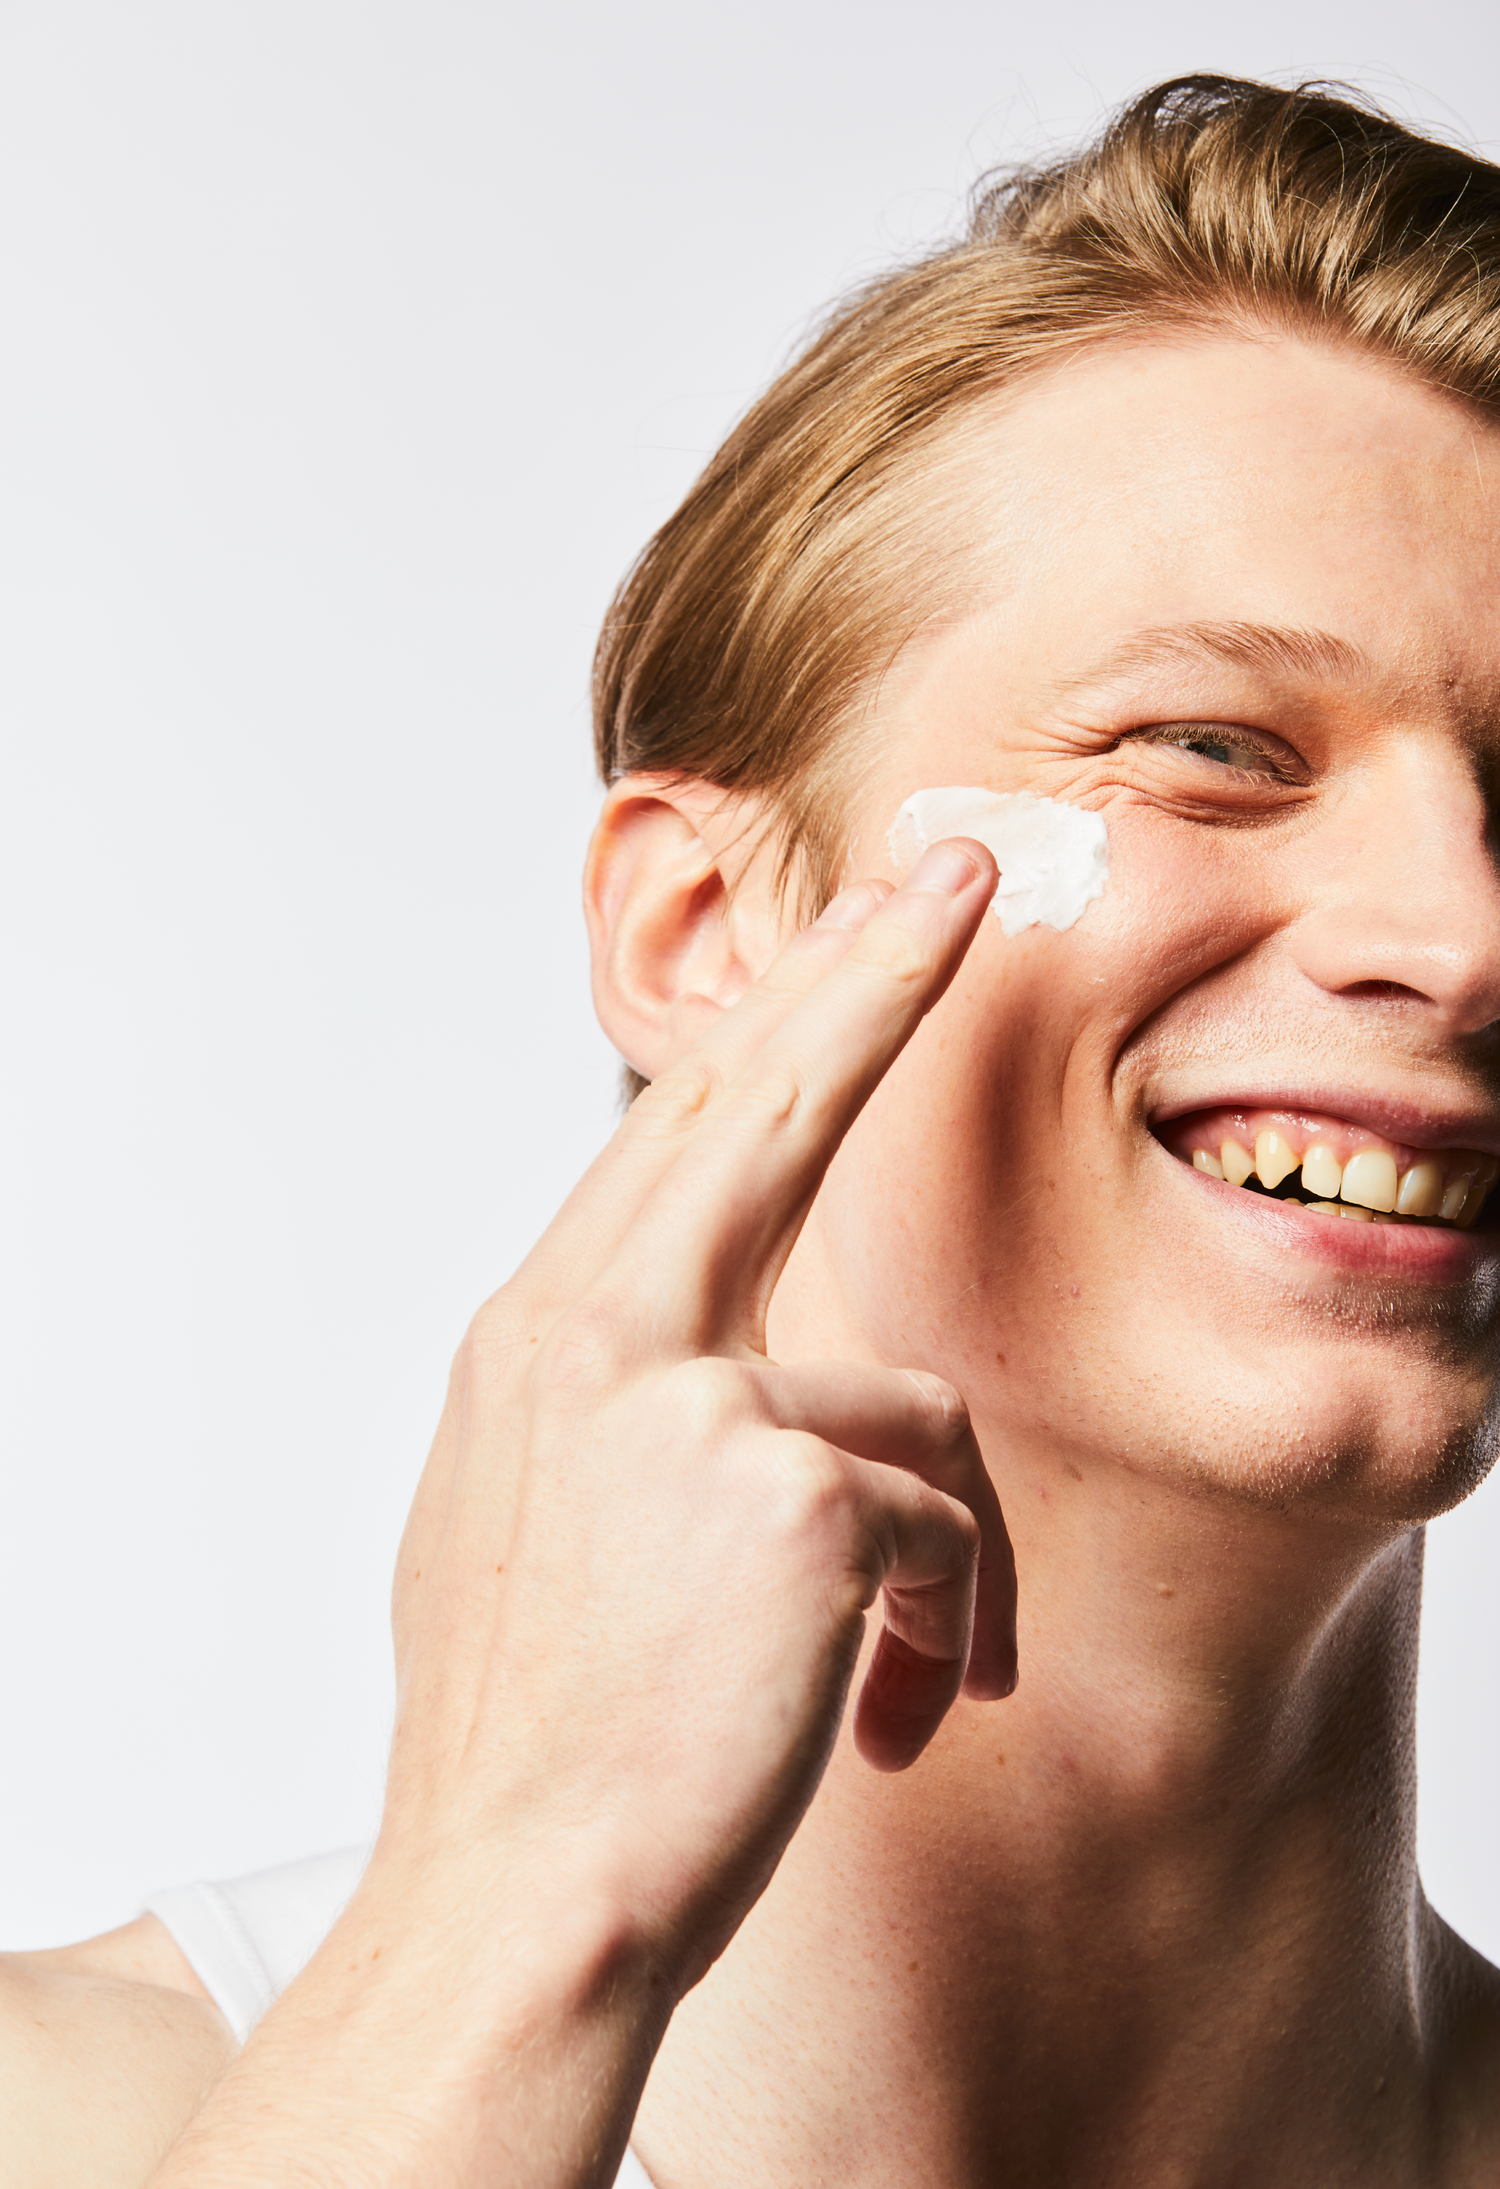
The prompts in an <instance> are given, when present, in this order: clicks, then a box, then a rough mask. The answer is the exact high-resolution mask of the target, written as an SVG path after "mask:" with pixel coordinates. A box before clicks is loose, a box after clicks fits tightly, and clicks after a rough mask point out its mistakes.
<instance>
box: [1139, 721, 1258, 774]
mask: <svg viewBox="0 0 1500 2189" xmlns="http://www.w3.org/2000/svg"><path fill="white" fill-rule="evenodd" d="M1154 742H1155V743H1156V744H1159V745H1176V746H1177V747H1178V748H1179V750H1181V751H1183V752H1192V753H1197V754H1198V755H1199V756H1200V757H1201V758H1202V759H1204V760H1212V761H1214V762H1216V763H1217V765H1218V766H1219V767H1221V768H1243V769H1249V770H1253V771H1255V772H1256V773H1258V774H1261V775H1274V774H1275V773H1276V768H1275V763H1274V762H1273V761H1272V760H1271V758H1270V756H1269V755H1268V754H1266V753H1264V752H1262V751H1261V749H1260V747H1259V746H1258V745H1252V744H1249V743H1248V742H1247V741H1245V740H1244V739H1242V738H1236V737H1230V736H1228V735H1226V733H1225V732H1224V731H1223V730H1221V729H1220V728H1219V727H1218V726H1217V725H1216V724H1215V725H1213V726H1211V727H1209V728H1205V729H1198V728H1196V727H1195V726H1193V725H1191V724H1189V725H1188V726H1186V727H1185V728H1178V727H1176V726H1175V725H1174V726H1173V727H1171V728H1167V729H1162V730H1159V731H1158V732H1157V733H1156V736H1155V739H1154Z"/></svg>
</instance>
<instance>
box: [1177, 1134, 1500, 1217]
mask: <svg viewBox="0 0 1500 2189" xmlns="http://www.w3.org/2000/svg"><path fill="white" fill-rule="evenodd" d="M1192 1160H1193V1167H1194V1169H1195V1170H1200V1171H1206V1172H1207V1173H1208V1175H1209V1176H1210V1177H1211V1178H1223V1179H1227V1180H1228V1182H1229V1184H1230V1185H1232V1186H1243V1185H1245V1184H1246V1183H1247V1181H1248V1180H1249V1179H1251V1178H1256V1179H1258V1180H1259V1181H1260V1183H1261V1185H1263V1186H1264V1187H1266V1188H1267V1190H1268V1191H1274V1190H1275V1188H1276V1187H1277V1186H1279V1185H1281V1184H1282V1183H1283V1181H1284V1180H1285V1179H1287V1178H1289V1177H1290V1176H1291V1175H1292V1172H1293V1171H1295V1170H1298V1169H1300V1170H1301V1173H1302V1186H1303V1190H1304V1191H1305V1192H1307V1193H1308V1194H1310V1195H1312V1196H1313V1201H1312V1206H1313V1207H1315V1208H1320V1209H1323V1210H1326V1211H1327V1213H1328V1214H1330V1215H1332V1214H1334V1213H1335V1210H1334V1208H1333V1206H1332V1204H1334V1203H1340V1204H1341V1206H1340V1207H1339V1208H1338V1210H1337V1213H1338V1214H1340V1215H1346V1216H1356V1215H1357V1216H1358V1217H1359V1219H1360V1220H1362V1221H1364V1222H1367V1223H1368V1222H1370V1221H1374V1222H1377V1223H1378V1222H1380V1221H1381V1220H1382V1219H1383V1220H1384V1221H1386V1222H1391V1221H1393V1220H1394V1219H1395V1218H1396V1217H1398V1216H1412V1217H1418V1218H1429V1219H1430V1218H1432V1217H1434V1216H1436V1217H1440V1218H1442V1219H1443V1220H1444V1221H1446V1222H1448V1223H1451V1224H1457V1225H1458V1226H1459V1227H1460V1228H1461V1229H1462V1230H1467V1229H1468V1227H1469V1226H1470V1224H1472V1223H1473V1222H1474V1220H1475V1218H1476V1217H1477V1216H1478V1214H1479V1211H1480V1209H1481V1208H1482V1207H1483V1206H1484V1197H1485V1195H1486V1194H1487V1193H1488V1192H1489V1189H1490V1187H1491V1186H1492V1185H1493V1184H1494V1183H1495V1180H1496V1177H1497V1176H1500V1163H1497V1161H1496V1160H1495V1158H1494V1157H1493V1156H1491V1155H1475V1154H1473V1153H1470V1152H1468V1151H1466V1150H1464V1149H1454V1150H1453V1151H1452V1152H1451V1153H1449V1152H1444V1153H1442V1154H1437V1155H1424V1156H1420V1157H1418V1158H1417V1159H1416V1161H1414V1162H1412V1163H1409V1164H1408V1165H1407V1167H1406V1169H1405V1170H1401V1171H1398V1169H1397V1167H1396V1158H1395V1156H1394V1155H1392V1154H1390V1153H1389V1151H1388V1150H1386V1149H1384V1148H1359V1149H1357V1150H1356V1151H1355V1153H1354V1154H1353V1155H1351V1156H1350V1157H1349V1158H1348V1160H1347V1161H1346V1162H1344V1163H1340V1161H1339V1159H1338V1157H1337V1155H1336V1154H1335V1153H1334V1151H1333V1149H1332V1148H1331V1147H1329V1146H1328V1144H1327V1143H1326V1141H1322V1140H1319V1139H1316V1138H1314V1139H1313V1140H1311V1141H1310V1142H1309V1143H1308V1145H1307V1146H1306V1147H1305V1148H1304V1149H1303V1150H1302V1152H1301V1153H1300V1154H1299V1153H1298V1152H1297V1150H1296V1148H1295V1147H1294V1146H1293V1145H1292V1142H1291V1140H1290V1138H1289V1137H1288V1135H1287V1133H1286V1131H1285V1130H1282V1129H1278V1128H1277V1127H1276V1126H1274V1125H1268V1126H1266V1127H1265V1129H1264V1130H1263V1131H1261V1132H1258V1133H1257V1134H1256V1135H1255V1145H1254V1150H1253V1152H1252V1150H1251V1149H1249V1148H1247V1147H1245V1146H1244V1145H1243V1144H1242V1143H1241V1142H1240V1141H1238V1140H1233V1139H1230V1140H1224V1141H1222V1142H1221V1143H1220V1145H1219V1152H1218V1154H1217V1155H1215V1154H1214V1153H1213V1151H1212V1149H1210V1148H1195V1149H1194V1150H1193V1156H1192Z"/></svg>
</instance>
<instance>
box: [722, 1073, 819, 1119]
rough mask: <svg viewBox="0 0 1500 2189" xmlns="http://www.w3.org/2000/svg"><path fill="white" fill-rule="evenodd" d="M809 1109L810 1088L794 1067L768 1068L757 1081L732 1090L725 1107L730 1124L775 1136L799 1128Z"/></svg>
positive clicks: (723, 1108)
mask: <svg viewBox="0 0 1500 2189" xmlns="http://www.w3.org/2000/svg"><path fill="white" fill-rule="evenodd" d="M806 1106H807V1087H806V1084H805V1082H804V1081H803V1078H802V1075H801V1074H800V1073H799V1072H797V1071H795V1070H794V1069H793V1068H792V1066H791V1065H790V1064H775V1065H770V1066H768V1067H766V1069H764V1070H763V1071H762V1072H760V1073H759V1074H758V1075H757V1076H756V1077H755V1078H754V1079H748V1080H746V1081H744V1082H743V1084H741V1085H739V1086H736V1087H733V1088H731V1089H730V1090H729V1091H728V1093H727V1094H726V1095H725V1096H724V1098H723V1101H722V1103H721V1109H722V1111H723V1114H724V1116H725V1119H726V1121H727V1122H729V1123H730V1124H733V1125H745V1126H748V1127H749V1128H750V1129H751V1130H752V1131H757V1132H773V1133H774V1132H781V1131H784V1130H785V1129H786V1128H787V1127H788V1126H794V1125H796V1124H797V1123H798V1122H799V1121H800V1119H801V1117H802V1115H803V1112H804V1110H805V1108H806Z"/></svg>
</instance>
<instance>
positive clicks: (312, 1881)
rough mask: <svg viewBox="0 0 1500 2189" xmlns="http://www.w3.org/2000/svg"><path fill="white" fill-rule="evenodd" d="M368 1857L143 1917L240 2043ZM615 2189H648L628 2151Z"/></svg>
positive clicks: (344, 1852)
mask: <svg viewBox="0 0 1500 2189" xmlns="http://www.w3.org/2000/svg"><path fill="white" fill-rule="evenodd" d="M369 1853H370V1850H369V1849H368V1847H341V1848H339V1849H338V1850H337V1851H336V1852H335V1853H333V1854H328V1855H313V1856H312V1857H311V1858H310V1860H308V1861H306V1862H288V1863H284V1864H283V1865H282V1867H281V1868H280V1869H276V1870H258V1871H256V1872H255V1874H254V1875H253V1876H251V1877H236V1878H231V1879H229V1880H228V1881H227V1882H226V1883H221V1884H217V1885H207V1884H203V1885H174V1886H171V1887H170V1888H169V1889H168V1890H167V1891H165V1892H160V1893H153V1894H152V1895H151V1898H150V1899H149V1900H148V1901H147V1902H146V1912H147V1914H149V1915H154V1916H155V1917H156V1918H157V1920H158V1921H159V1922H161V1923H163V1924H165V1925H166V1928H167V1929H168V1930H169V1931H170V1932H171V1934H172V1936H173V1937H174V1938H175V1939H176V1941H177V1943H178V1945H179V1946H180V1947H181V1948H182V1951H183V1953H184V1955H185V1956H186V1958H187V1959H188V1961H189V1962H190V1963H191V1964H192V1966H193V1968H194V1970H195V1971H196V1973H197V1975H198V1977H199V1979H200V1981H201V1982H202V1984H203V1987H204V1989H205V1990H206V1991H207V1993H208V1995H209V1997H210V1998H211V1999H212V2000H213V2002H214V2005H215V2006H216V2007H217V2008H218V2010H219V2012H220V2013H221V2014H222V2015H223V2017H224V2019H225V2021H226V2022H227V2023H228V2024H229V2026H230V2028H231V2029H232V2030H233V2031H234V2034H235V2036H236V2038H237V2039H238V2041H239V2042H240V2043H241V2044H243V2043H244V2042H245V2039H246V2038H247V2037H248V2036H249V2034H250V2032H251V2030H252V2029H253V2028H254V2027H255V2025H256V2023H257V2022H258V2021H259V2020H260V2018H261V2016H262V2015H263V2014H264V2013H265V2011H266V2009H267V2007H269V2006H270V2004H271V2002H272V2000H273V1999H274V1998H275V1997H276V1996H277V1994H278V1992H283V1991H285V1989H286V1987H287V1985H288V1984H289V1983H290V1982H291V1980H292V1978H293V1977H294V1976H295V1975H296V1974H297V1972H298V1971H299V1969H301V1968H302V1967H303V1966H304V1964H305V1963H306V1962H308V1961H309V1960H310V1959H311V1958H312V1956H313V1954H314V1952H315V1951H316V1950H317V1948H318V1947H319V1946H320V1945H321V1944H322V1942H323V1939H324V1938H325V1937H326V1936H327V1934H328V1932H329V1931H330V1930H331V1929H332V1927H333V1924H334V1922H335V1920H336V1919H337V1918H338V1916H339V1915H341V1914H342V1912H343V1910H344V1907H345V1905H346V1903H347V1902H348V1899H349V1896H350V1894H351V1893H352V1892H353V1891H354V1888H355V1886H356V1885H357V1884H358V1883H359V1880H360V1876H361V1873H362V1872H363V1870H364V1866H365V1863H366V1862H367V1861H368V1859H369ZM615 2189H651V2183H650V2180H649V2179H648V2177H647V2174H646V2169H645V2168H644V2167H643V2166H642V2164H641V2162H640V2160H639V2159H638V2158H637V2157H636V2155H635V2153H634V2152H633V2151H627V2152H626V2154H625V2163H624V2165H623V2166H622V2167H621V2168H620V2171H619V2173H618V2174H617V2175H616V2176H615Z"/></svg>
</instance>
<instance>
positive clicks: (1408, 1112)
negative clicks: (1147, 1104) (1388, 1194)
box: [1150, 1079, 1500, 1156]
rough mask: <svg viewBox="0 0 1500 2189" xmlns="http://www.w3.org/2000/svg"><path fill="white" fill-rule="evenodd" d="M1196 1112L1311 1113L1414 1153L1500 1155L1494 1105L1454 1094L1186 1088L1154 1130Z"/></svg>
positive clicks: (1286, 1084) (1158, 1113)
mask: <svg viewBox="0 0 1500 2189" xmlns="http://www.w3.org/2000/svg"><path fill="white" fill-rule="evenodd" d="M1195 1110H1286V1111H1289V1112H1292V1113H1293V1114H1295V1113H1297V1112H1299V1111H1308V1112H1311V1113H1312V1114H1313V1115H1315V1116H1322V1117H1336V1118H1339V1119H1341V1120H1342V1121H1343V1122H1344V1123H1345V1124H1348V1125H1353V1126H1355V1127H1357V1128H1359V1129H1360V1130H1362V1131H1365V1132H1371V1133H1375V1134H1377V1135H1378V1136H1379V1138H1380V1139H1382V1140H1389V1141H1392V1142H1395V1143H1397V1144H1399V1145H1402V1146H1405V1147H1410V1148H1469V1149H1472V1150H1473V1151H1474V1153H1475V1154H1477V1155H1495V1156H1500V1117H1497V1115H1496V1112H1495V1110H1494V1107H1493V1105H1484V1104H1480V1103H1476V1102H1474V1101H1472V1100H1469V1101H1465V1100H1463V1099H1462V1097H1461V1096H1460V1097H1458V1098H1455V1097H1454V1096H1453V1094H1452V1093H1451V1091H1450V1092H1449V1093H1448V1094H1447V1095H1446V1096H1438V1097H1434V1096H1433V1095H1428V1094H1423V1095H1421V1096H1404V1095H1399V1094H1392V1093H1390V1092H1379V1093H1377V1092H1376V1091H1375V1090H1374V1089H1372V1088H1369V1087H1350V1086H1342V1087H1332V1086H1318V1085H1315V1084H1312V1083H1309V1082H1306V1081H1303V1082H1300V1083H1296V1084H1293V1083H1292V1082H1290V1081H1284V1080H1273V1081H1271V1082H1269V1083H1261V1084H1256V1083H1255V1082H1254V1081H1251V1080H1248V1079H1246V1080H1238V1081H1235V1082H1234V1083H1233V1084H1232V1085H1231V1086H1230V1087H1228V1088H1227V1089H1226V1087H1225V1086H1224V1083H1223V1082H1222V1081H1220V1082H1219V1084H1218V1085H1217V1086H1209V1085H1204V1086H1202V1087H1199V1088H1191V1089H1182V1090H1180V1091H1179V1092H1177V1093H1174V1094H1173V1096H1172V1097H1171V1099H1170V1100H1169V1101H1166V1102H1161V1103H1158V1104H1156V1105H1154V1106H1153V1108H1152V1110H1151V1113H1150V1125H1151V1129H1152V1130H1153V1131H1157V1130H1159V1129H1160V1128H1161V1127H1162V1126H1163V1125H1170V1124H1171V1123H1172V1122H1173V1120H1174V1119H1176V1118H1179V1117H1190V1116H1191V1115H1192V1113H1193V1112H1194V1111H1195Z"/></svg>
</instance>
